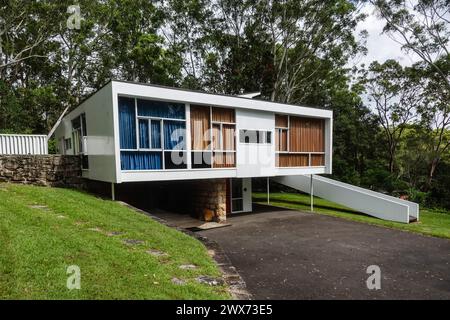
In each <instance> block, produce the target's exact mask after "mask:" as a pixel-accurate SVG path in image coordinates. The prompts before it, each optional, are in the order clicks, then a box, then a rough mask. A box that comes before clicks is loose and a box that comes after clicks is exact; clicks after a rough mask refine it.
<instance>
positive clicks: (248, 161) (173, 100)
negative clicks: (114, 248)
mask: <svg viewBox="0 0 450 320" xmlns="http://www.w3.org/2000/svg"><path fill="white" fill-rule="evenodd" d="M55 137H56V139H57V140H58V146H59V150H60V152H61V153H63V154H70V155H80V157H82V167H83V177H85V178H88V179H90V180H97V181H102V182H107V183H110V184H111V192H112V195H113V197H114V194H115V193H116V188H117V187H118V186H120V187H121V188H122V190H123V187H124V186H127V184H130V185H131V184H133V183H138V182H139V183H141V184H142V183H143V184H144V185H145V183H150V182H158V183H161V184H164V185H166V186H167V185H170V183H171V184H172V187H173V188H172V190H177V191H174V193H175V194H174V195H172V199H174V200H173V201H177V197H181V196H183V194H185V193H186V192H188V193H189V197H190V198H192V199H195V201H194V202H195V204H193V206H194V208H192V210H194V211H197V212H199V213H198V214H199V215H202V212H204V211H205V210H210V211H212V213H213V215H215V216H216V217H217V219H218V220H223V219H224V218H225V215H226V214H231V213H235V212H245V211H251V210H252V203H251V190H252V185H251V178H253V177H278V176H290V175H304V174H323V173H331V170H332V111H329V110H324V109H319V108H309V107H303V106H297V105H289V104H281V103H274V102H268V101H261V100H257V99H251V98H248V97H243V96H227V95H218V94H208V93H204V92H197V91H189V90H183V89H175V88H169V87H162V86H155V85H147V84H139V83H130V82H123V81H110V82H109V83H108V84H107V85H105V86H104V87H103V88H101V89H100V90H99V91H97V92H96V93H94V94H93V95H91V96H90V97H89V98H88V99H86V100H85V101H84V102H83V103H81V104H80V105H79V106H78V107H77V108H76V109H74V110H73V111H71V112H70V113H69V114H67V115H66V116H65V117H64V118H63V119H62V121H61V123H60V124H59V126H58V127H57V129H56V131H55ZM168 182H170V183H169V184H168ZM152 185H155V183H153V184H152ZM181 185H182V186H184V189H181V190H184V191H181V190H180V189H177V186H181ZM116 196H118V194H116ZM148 197H149V198H150V197H152V194H151V193H150V192H149V194H148Z"/></svg>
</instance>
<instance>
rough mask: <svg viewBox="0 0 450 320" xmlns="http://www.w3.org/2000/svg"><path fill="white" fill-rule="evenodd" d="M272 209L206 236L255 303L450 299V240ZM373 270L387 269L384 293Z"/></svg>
mask: <svg viewBox="0 0 450 320" xmlns="http://www.w3.org/2000/svg"><path fill="white" fill-rule="evenodd" d="M269 208H270V210H269V211H267V210H265V211H266V212H264V210H261V211H262V212H259V213H253V214H247V215H238V216H231V217H230V218H229V220H228V221H229V222H231V223H232V226H230V227H225V228H219V229H212V230H207V231H201V232H200V234H201V235H204V236H207V237H208V238H210V239H212V240H215V241H217V242H218V243H219V244H220V245H221V246H222V248H223V250H224V251H225V252H226V253H227V255H228V256H229V258H230V260H231V262H232V263H233V265H234V266H235V267H236V268H237V269H238V271H239V273H240V274H241V275H242V277H243V278H244V280H245V281H246V283H247V288H248V290H249V291H250V293H252V294H253V297H254V298H255V299H450V240H446V239H439V238H433V237H426V236H421V235H418V234H413V233H409V232H403V231H399V230H393V229H388V228H383V227H377V226H372V225H368V224H363V223H358V222H352V221H348V220H344V219H340V218H334V217H330V216H325V215H319V214H311V213H306V212H299V211H291V210H280V209H276V208H271V207H269ZM370 265H377V266H379V267H380V269H381V289H380V290H369V289H368V288H367V285H366V280H367V278H368V277H369V274H367V273H366V270H367V267H368V266H370Z"/></svg>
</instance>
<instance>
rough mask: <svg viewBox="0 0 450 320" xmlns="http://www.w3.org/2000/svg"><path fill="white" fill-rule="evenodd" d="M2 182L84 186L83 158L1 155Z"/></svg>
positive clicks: (0, 171)
mask: <svg viewBox="0 0 450 320" xmlns="http://www.w3.org/2000/svg"><path fill="white" fill-rule="evenodd" d="M0 182H14V183H23V184H34V185H39V186H52V187H75V188H83V185H84V182H83V179H82V178H81V159H80V157H78V156H68V155H0Z"/></svg>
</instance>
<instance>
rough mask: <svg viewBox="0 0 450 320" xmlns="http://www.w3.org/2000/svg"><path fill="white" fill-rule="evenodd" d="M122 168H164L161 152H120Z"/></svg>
mask: <svg viewBox="0 0 450 320" xmlns="http://www.w3.org/2000/svg"><path fill="white" fill-rule="evenodd" d="M120 163H121V168H122V170H157V169H162V153H161V152H138V151H122V152H120Z"/></svg>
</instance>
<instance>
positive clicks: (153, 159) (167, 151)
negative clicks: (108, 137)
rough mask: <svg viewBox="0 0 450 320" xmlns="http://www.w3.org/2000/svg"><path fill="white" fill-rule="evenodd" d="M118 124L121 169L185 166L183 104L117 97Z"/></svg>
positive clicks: (177, 167) (178, 167)
mask: <svg viewBox="0 0 450 320" xmlns="http://www.w3.org/2000/svg"><path fill="white" fill-rule="evenodd" d="M119 124H120V128H119V129H120V137H121V138H120V141H121V144H120V146H121V149H122V151H121V163H122V166H121V167H122V170H157V169H185V168H187V160H186V159H187V154H186V145H185V139H186V137H185V134H186V120H185V106H184V104H180V103H171V102H164V101H152V100H144V99H134V98H126V97H119ZM136 126H137V128H138V130H136V129H135V128H136Z"/></svg>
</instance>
